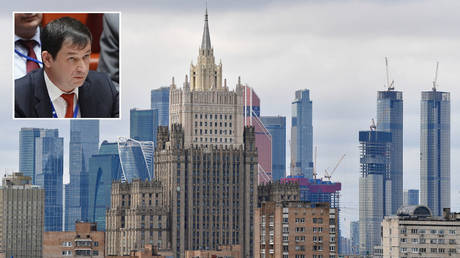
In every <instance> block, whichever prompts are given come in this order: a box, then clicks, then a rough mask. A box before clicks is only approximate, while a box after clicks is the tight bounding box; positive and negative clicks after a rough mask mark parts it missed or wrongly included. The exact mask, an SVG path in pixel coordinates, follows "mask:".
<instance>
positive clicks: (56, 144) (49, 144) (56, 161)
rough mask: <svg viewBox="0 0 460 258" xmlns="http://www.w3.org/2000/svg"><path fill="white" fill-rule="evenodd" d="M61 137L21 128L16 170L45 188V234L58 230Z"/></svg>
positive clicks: (38, 130)
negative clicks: (24, 172)
mask: <svg viewBox="0 0 460 258" xmlns="http://www.w3.org/2000/svg"><path fill="white" fill-rule="evenodd" d="M63 144H64V143H63V138H62V137H59V132H58V129H41V128H21V132H20V133H19V167H20V168H24V169H26V171H27V174H26V176H31V177H32V182H35V183H34V184H35V185H38V186H41V187H43V188H44V189H45V231H61V230H62V213H63V210H62V183H63V181H62V176H63V159H62V156H63Z"/></svg>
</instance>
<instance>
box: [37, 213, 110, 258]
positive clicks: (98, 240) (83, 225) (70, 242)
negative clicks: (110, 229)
mask: <svg viewBox="0 0 460 258" xmlns="http://www.w3.org/2000/svg"><path fill="white" fill-rule="evenodd" d="M104 237H105V233H104V231H101V230H99V231H98V228H97V225H96V223H91V222H76V223H75V231H65V232H45V234H44V236H43V257H47V258H58V257H66V256H69V257H83V256H88V257H105V256H104V248H105V245H104Z"/></svg>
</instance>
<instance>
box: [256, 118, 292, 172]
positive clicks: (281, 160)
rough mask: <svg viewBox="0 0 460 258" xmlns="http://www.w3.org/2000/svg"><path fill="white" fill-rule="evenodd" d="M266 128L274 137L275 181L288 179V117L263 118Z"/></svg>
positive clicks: (273, 167)
mask: <svg viewBox="0 0 460 258" xmlns="http://www.w3.org/2000/svg"><path fill="white" fill-rule="evenodd" d="M260 119H261V120H262V123H263V124H264V125H265V128H267V130H268V131H269V132H270V134H271V135H272V178H273V181H276V180H280V179H281V178H283V177H286V117H285V116H261V117H260Z"/></svg>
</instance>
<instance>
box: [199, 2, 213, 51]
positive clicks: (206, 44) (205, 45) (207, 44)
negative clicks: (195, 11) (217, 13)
mask: <svg viewBox="0 0 460 258" xmlns="http://www.w3.org/2000/svg"><path fill="white" fill-rule="evenodd" d="M201 49H211V38H210V36H209V27H208V6H207V3H206V14H205V15H204V30H203V39H202V40H201Z"/></svg>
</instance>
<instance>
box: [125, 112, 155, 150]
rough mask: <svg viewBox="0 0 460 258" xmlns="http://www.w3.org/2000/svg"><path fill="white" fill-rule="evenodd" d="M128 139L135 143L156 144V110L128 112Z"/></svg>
mask: <svg viewBox="0 0 460 258" xmlns="http://www.w3.org/2000/svg"><path fill="white" fill-rule="evenodd" d="M129 118H130V123H129V126H130V130H129V133H130V138H131V139H134V140H136V141H152V142H156V138H157V129H158V122H159V121H158V109H136V108H133V109H131V110H130V117H129Z"/></svg>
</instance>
